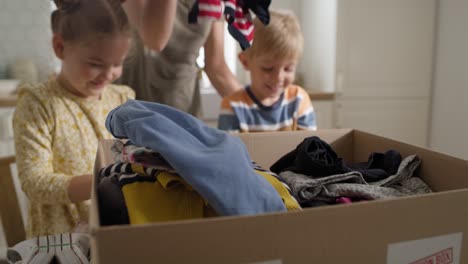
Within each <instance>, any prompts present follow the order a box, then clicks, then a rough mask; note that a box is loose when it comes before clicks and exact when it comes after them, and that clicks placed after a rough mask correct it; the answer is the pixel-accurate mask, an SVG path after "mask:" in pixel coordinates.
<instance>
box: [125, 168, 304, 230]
mask: <svg viewBox="0 0 468 264" xmlns="http://www.w3.org/2000/svg"><path fill="white" fill-rule="evenodd" d="M137 167H138V165H132V169H133V171H135V172H138V173H139V174H141V175H142V176H148V175H147V174H146V172H145V170H144V169H140V168H137ZM255 172H256V173H258V174H259V175H261V176H262V177H264V178H265V179H266V180H267V181H268V182H269V183H270V184H271V185H272V186H273V187H274V188H275V189H276V191H277V192H278V194H279V195H280V197H281V199H282V200H283V202H284V204H285V206H286V208H287V209H288V210H297V209H300V208H301V207H300V206H299V204H298V202H297V201H296V199H294V197H292V196H291V194H290V193H289V191H288V189H287V188H286V186H285V185H284V184H283V183H282V182H280V181H279V180H278V179H277V178H276V177H274V176H272V175H270V174H269V173H267V172H264V171H259V170H255ZM143 178H144V177H143ZM156 179H157V180H156V181H146V180H141V181H135V182H132V183H127V184H125V185H124V186H123V187H122V192H123V195H124V197H125V203H126V206H127V210H128V215H129V219H130V223H131V224H144V223H152V222H162V221H173V220H184V219H195V218H203V217H213V216H217V214H216V212H215V211H214V210H213V209H212V207H211V206H209V204H208V203H207V201H206V200H205V199H203V198H202V197H201V196H200V195H199V194H198V193H197V192H196V191H194V190H193V188H192V187H191V186H190V185H189V184H188V183H187V182H185V180H183V179H182V178H181V177H180V176H179V175H178V174H175V173H171V172H165V171H161V172H159V173H158V174H157V175H156Z"/></svg>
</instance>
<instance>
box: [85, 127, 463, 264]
mask: <svg viewBox="0 0 468 264" xmlns="http://www.w3.org/2000/svg"><path fill="white" fill-rule="evenodd" d="M312 135H317V136H319V137H320V138H322V139H323V140H325V141H327V142H328V143H329V144H331V146H332V147H333V148H334V150H335V151H336V152H337V153H338V155H339V156H341V157H342V158H344V160H345V161H346V162H360V161H367V159H368V157H369V154H370V153H371V152H375V151H377V152H384V151H386V150H388V149H396V150H398V151H400V153H401V154H402V155H403V156H404V157H405V156H407V155H411V154H417V155H419V157H420V158H421V160H422V164H421V167H420V169H419V170H418V172H417V173H418V176H419V177H421V178H422V179H423V180H424V181H425V182H426V183H427V184H428V185H429V186H430V187H431V188H432V189H433V190H434V191H435V193H432V194H426V195H418V196H408V197H402V198H397V199H391V200H379V201H371V202H361V203H354V204H348V205H333V206H326V207H318V208H308V209H304V210H303V211H295V212H288V213H275V214H265V215H257V216H241V217H217V218H210V219H200V220H189V221H174V222H168V223H155V224H148V225H137V226H100V225H99V219H98V209H99V208H98V207H97V202H96V193H95V191H94V193H93V197H92V208H91V219H90V228H91V235H92V259H93V263H263V264H266V263H269V264H280V263H288V264H289V263H372V264H375V263H413V264H415V263H468V244H467V243H463V234H464V233H465V232H467V231H468V206H467V205H466V204H467V201H468V189H467V188H468V175H467V174H468V161H465V160H461V159H457V158H454V157H450V156H447V155H443V154H440V153H437V152H433V151H430V150H427V149H424V148H420V147H415V146H411V145H408V144H404V143H400V142H397V141H393V140H389V139H386V138H383V137H379V136H375V135H372V134H368V133H365V132H362V131H358V130H350V129H341V130H320V131H316V132H280V133H253V134H242V135H240V137H241V138H242V140H243V141H244V142H245V144H246V146H247V148H248V149H249V152H250V154H251V157H252V158H253V159H254V160H255V161H257V162H258V163H259V164H261V165H262V166H264V167H265V168H269V166H270V165H271V164H272V163H273V162H275V161H276V160H277V159H279V158H280V157H281V156H283V155H284V154H286V153H287V152H289V151H290V150H292V149H294V148H295V147H296V146H297V145H298V144H299V143H300V142H301V141H302V140H303V139H304V138H305V137H308V136H312ZM109 143H110V142H109V141H103V142H101V145H100V147H99V151H98V157H97V161H96V169H99V168H101V167H103V166H105V165H107V164H109V163H111V162H112V160H111V159H110V155H109V152H108V148H109V146H110V144H109ZM431 261H432V262H431Z"/></svg>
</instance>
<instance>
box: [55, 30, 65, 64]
mask: <svg viewBox="0 0 468 264" xmlns="http://www.w3.org/2000/svg"><path fill="white" fill-rule="evenodd" d="M52 47H53V48H54V52H55V56H57V58H59V59H61V60H63V57H64V56H63V53H64V52H63V51H64V49H65V48H64V44H63V38H62V35H60V34H54V35H53V36H52Z"/></svg>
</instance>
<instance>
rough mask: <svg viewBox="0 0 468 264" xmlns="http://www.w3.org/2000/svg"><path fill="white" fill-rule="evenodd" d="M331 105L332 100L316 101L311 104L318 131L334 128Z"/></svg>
mask: <svg viewBox="0 0 468 264" xmlns="http://www.w3.org/2000/svg"><path fill="white" fill-rule="evenodd" d="M333 104H334V103H333V100H316V101H313V102H312V105H313V106H314V111H315V115H316V118H317V128H318V129H327V128H333V127H334V122H333V118H334V115H333V107H334V105H333Z"/></svg>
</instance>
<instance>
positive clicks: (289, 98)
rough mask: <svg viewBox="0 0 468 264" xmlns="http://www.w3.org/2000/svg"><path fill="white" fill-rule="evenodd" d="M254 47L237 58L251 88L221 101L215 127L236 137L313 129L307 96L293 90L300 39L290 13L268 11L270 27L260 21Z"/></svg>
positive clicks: (312, 115) (256, 26)
mask: <svg viewBox="0 0 468 264" xmlns="http://www.w3.org/2000/svg"><path fill="white" fill-rule="evenodd" d="M254 23H255V36H254V39H253V43H252V46H251V47H250V48H248V49H247V50H245V51H243V52H241V53H240V54H239V60H240V61H241V63H242V65H243V66H244V68H245V69H246V70H247V71H249V72H250V78H251V84H250V85H247V86H246V87H245V89H243V90H240V91H238V92H236V93H234V94H232V95H230V96H227V97H225V98H223V100H222V102H221V113H220V115H219V119H218V128H219V129H222V130H227V131H235V132H259V131H284V130H316V129H317V126H316V118H315V112H314V109H313V107H312V104H311V102H310V98H309V96H308V94H307V92H306V91H305V90H304V89H303V88H301V87H299V86H297V85H294V84H293V82H294V79H295V73H296V66H297V63H298V60H299V58H300V56H301V55H302V50H303V36H302V32H301V28H300V25H299V22H298V20H297V18H296V17H295V16H294V15H293V14H292V13H287V12H280V11H274V10H271V11H270V23H269V24H268V25H267V26H265V25H263V24H262V23H260V22H259V21H258V20H255V21H254Z"/></svg>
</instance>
